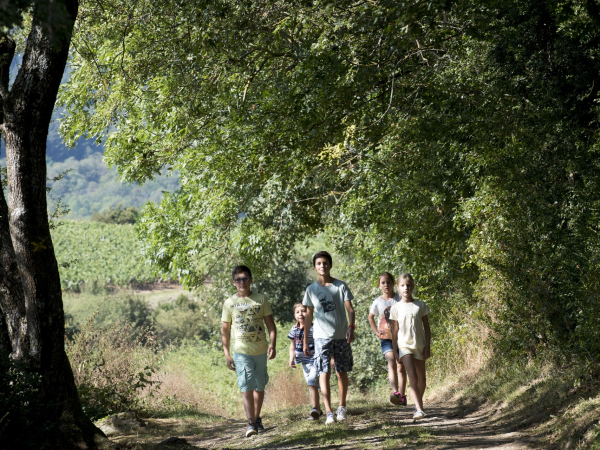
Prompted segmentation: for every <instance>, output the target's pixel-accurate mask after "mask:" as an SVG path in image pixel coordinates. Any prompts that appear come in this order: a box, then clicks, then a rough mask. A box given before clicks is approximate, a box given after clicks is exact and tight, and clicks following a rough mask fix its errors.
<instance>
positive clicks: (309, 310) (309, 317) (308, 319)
mask: <svg viewBox="0 0 600 450" xmlns="http://www.w3.org/2000/svg"><path fill="white" fill-rule="evenodd" d="M314 309H315V307H314V306H307V307H306V316H305V317H304V330H305V331H304V340H303V342H302V347H303V348H304V354H305V355H306V356H310V346H309V345H308V335H309V333H310V327H311V326H312V321H313V311H314ZM306 330H308V331H306Z"/></svg>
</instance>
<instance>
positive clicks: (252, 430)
mask: <svg viewBox="0 0 600 450" xmlns="http://www.w3.org/2000/svg"><path fill="white" fill-rule="evenodd" d="M255 434H258V430H257V429H256V425H255V424H254V423H253V422H251V421H248V427H247V428H246V437H250V436H254V435H255Z"/></svg>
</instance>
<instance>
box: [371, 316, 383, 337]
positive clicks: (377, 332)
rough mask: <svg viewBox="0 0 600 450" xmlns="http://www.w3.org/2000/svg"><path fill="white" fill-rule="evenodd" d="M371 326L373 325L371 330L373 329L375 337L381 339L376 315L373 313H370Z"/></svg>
mask: <svg viewBox="0 0 600 450" xmlns="http://www.w3.org/2000/svg"><path fill="white" fill-rule="evenodd" d="M369 325H371V328H372V329H373V332H374V333H375V335H376V336H377V337H378V338H380V336H381V335H380V334H379V330H378V329H377V324H376V323H375V314H373V313H369ZM380 339H381V338H380Z"/></svg>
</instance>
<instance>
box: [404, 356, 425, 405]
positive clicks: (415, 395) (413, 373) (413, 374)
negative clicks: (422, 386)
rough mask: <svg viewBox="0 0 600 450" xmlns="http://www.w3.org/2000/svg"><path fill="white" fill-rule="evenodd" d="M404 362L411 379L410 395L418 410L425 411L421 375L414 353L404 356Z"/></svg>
mask: <svg viewBox="0 0 600 450" xmlns="http://www.w3.org/2000/svg"><path fill="white" fill-rule="evenodd" d="M402 364H403V365H404V367H405V368H406V372H407V373H408V380H409V381H410V396H411V397H412V399H413V401H414V402H415V406H416V407H417V411H423V398H422V397H421V392H420V390H419V375H418V373H417V368H416V366H415V358H414V357H413V355H405V356H403V357H402Z"/></svg>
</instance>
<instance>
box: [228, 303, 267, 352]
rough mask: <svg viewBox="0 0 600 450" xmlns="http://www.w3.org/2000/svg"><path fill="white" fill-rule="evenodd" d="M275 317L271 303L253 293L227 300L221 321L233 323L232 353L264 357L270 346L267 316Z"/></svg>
mask: <svg viewBox="0 0 600 450" xmlns="http://www.w3.org/2000/svg"><path fill="white" fill-rule="evenodd" d="M271 315H273V310H272V309H271V305H270V304H269V301H268V300H267V299H266V298H265V296H264V295H262V294H257V293H255V292H253V293H252V294H250V296H249V297H238V296H237V295H234V296H232V297H229V298H228V299H227V300H225V303H224V304H223V314H222V315H221V321H223V322H229V323H231V331H232V334H233V343H232V345H231V352H232V353H242V354H244V355H253V356H256V355H263V354H265V353H267V349H268V348H269V344H268V342H267V333H266V332H265V328H266V327H265V321H264V319H263V318H264V317H265V316H271Z"/></svg>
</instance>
